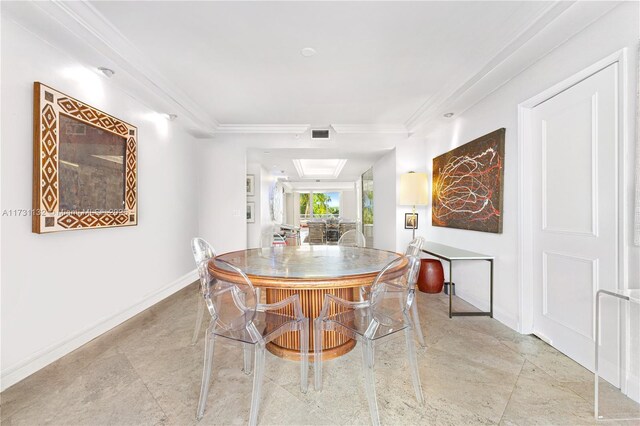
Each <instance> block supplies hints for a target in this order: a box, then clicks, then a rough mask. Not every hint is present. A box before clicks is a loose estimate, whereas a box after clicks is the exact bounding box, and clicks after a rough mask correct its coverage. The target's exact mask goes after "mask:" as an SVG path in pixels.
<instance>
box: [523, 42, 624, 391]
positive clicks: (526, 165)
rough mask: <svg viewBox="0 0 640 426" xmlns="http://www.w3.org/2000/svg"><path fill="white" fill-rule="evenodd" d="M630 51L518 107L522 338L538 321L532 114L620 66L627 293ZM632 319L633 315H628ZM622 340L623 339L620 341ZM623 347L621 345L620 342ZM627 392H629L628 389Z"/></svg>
mask: <svg viewBox="0 0 640 426" xmlns="http://www.w3.org/2000/svg"><path fill="white" fill-rule="evenodd" d="M627 61H628V60H627V48H623V49H620V50H618V51H616V52H614V53H612V54H611V55H609V56H607V57H605V58H603V59H601V60H599V61H597V62H595V63H594V64H592V65H590V66H588V67H586V68H585V69H583V70H582V71H580V72H578V73H576V74H574V75H572V76H571V77H569V78H567V79H565V80H563V81H561V82H560V83H557V84H555V85H553V86H551V87H550V88H548V89H547V90H544V91H543V92H541V93H539V94H537V95H535V96H533V97H531V98H529V99H527V100H526V101H524V102H522V103H520V104H518V190H519V195H520V196H519V201H518V242H519V247H518V276H519V281H520V283H519V305H520V306H519V318H518V331H519V332H520V333H522V334H531V333H533V318H534V291H535V287H534V282H533V271H534V264H533V232H534V230H533V214H532V212H533V209H534V205H533V195H532V193H531V190H530V188H531V187H532V184H533V178H532V170H533V164H532V163H533V161H532V157H533V147H532V145H533V135H532V131H531V126H532V118H533V109H534V108H535V107H536V106H538V105H539V104H541V103H543V102H545V101H546V100H548V99H551V98H553V97H554V96H556V95H558V94H559V93H561V92H563V91H565V90H567V89H569V88H570V87H572V86H575V85H576V84H578V83H580V82H581V81H583V80H585V79H586V78H588V77H590V76H592V75H593V74H596V73H597V72H599V71H601V70H603V69H604V68H606V67H608V66H610V65H613V64H617V65H618V67H617V68H618V73H617V83H618V88H617V89H618V92H617V94H616V97H617V102H618V116H617V121H618V126H617V132H616V134H617V140H618V143H617V145H616V159H617V164H616V176H617V179H616V217H617V233H616V246H617V250H616V262H617V272H618V280H617V283H616V287H617V288H620V289H627V288H628V274H627V272H626V271H627V267H628V262H627V251H628V249H627V247H626V244H625V241H626V240H625V230H626V229H629V228H628V224H627V223H626V215H625V211H626V210H625V206H627V205H628V200H627V196H626V191H625V190H624V182H625V170H626V167H627V166H626V162H625V161H624V152H625V147H626V146H627V142H628V140H630V139H629V138H630V137H631V136H630V135H629V133H630V129H629V127H628V123H627V117H628V96H629V94H628V93H627V90H628V71H627ZM623 310H624V309H621V310H620V312H621V315H620V318H619V327H618V331H619V333H620V332H622V330H623V329H622V328H621V327H623V323H624V322H623V321H622V320H623V314H622V312H623ZM626 315H628V313H626ZM625 331H626V338H625V339H624V341H625V342H627V341H628V339H629V337H630V336H629V335H628V333H629V331H628V330H625ZM619 337H620V336H619ZM618 341H621V340H620V339H619V338H618ZM620 354H621V358H622V359H621V360H620V369H621V372H622V371H624V370H623V368H624V367H625V364H626V361H627V360H629V356H630V353H629V348H628V345H625V348H623V349H622V350H621V351H620ZM623 354H624V355H623ZM620 379H621V380H620V383H621V384H622V385H623V386H624V387H626V380H625V379H626V378H625V377H624V375H621V377H620ZM623 391H624V388H623Z"/></svg>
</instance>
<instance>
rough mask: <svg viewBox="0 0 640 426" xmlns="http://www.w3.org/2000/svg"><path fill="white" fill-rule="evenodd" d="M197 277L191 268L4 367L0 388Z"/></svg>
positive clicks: (0, 375) (36, 369)
mask: <svg viewBox="0 0 640 426" xmlns="http://www.w3.org/2000/svg"><path fill="white" fill-rule="evenodd" d="M197 279H198V272H197V270H195V269H194V270H193V271H189V272H188V273H186V274H184V275H183V276H181V277H180V278H178V279H177V280H175V281H173V282H172V283H171V284H169V285H167V286H166V287H163V288H161V289H159V290H157V291H155V292H153V293H151V294H149V295H148V296H146V297H145V298H143V299H142V300H140V301H139V302H137V303H134V304H133V305H131V306H130V307H128V308H126V309H124V310H122V311H120V312H117V313H115V314H114V315H112V316H110V317H107V318H104V319H102V320H100V321H98V322H97V323H95V324H93V325H91V326H89V327H87V328H85V329H84V330H83V331H81V332H79V333H76V334H75V335H72V336H70V337H69V338H66V339H64V340H62V341H61V342H58V343H55V344H53V345H51V346H49V347H46V348H44V349H42V350H40V351H38V352H36V353H35V354H34V355H32V356H31V357H29V358H28V359H26V360H24V361H21V362H19V363H18V364H15V365H12V366H10V367H8V368H6V369H3V370H2V372H1V373H0V391H4V390H5V389H7V388H8V387H9V386H12V385H14V384H15V383H17V382H19V381H20V380H22V379H24V378H26V377H28V376H30V375H31V374H33V373H35V372H36V371H38V370H40V369H41V368H43V367H45V366H47V365H49V364H51V363H52V362H54V361H56V360H58V359H60V358H62V357H63V356H64V355H66V354H68V353H70V352H71V351H74V350H76V349H78V348H79V347H80V346H82V345H84V344H85V343H87V342H90V341H91V340H93V339H95V338H96V337H98V336H100V335H101V334H103V333H105V332H107V331H109V330H111V329H112V328H114V327H116V326H117V325H119V324H122V323H123V322H125V321H126V320H128V319H129V318H132V317H133V316H135V315H137V314H139V313H140V312H142V311H144V310H145V309H147V308H150V307H151V306H153V305H155V304H156V303H158V302H160V301H161V300H163V299H165V298H167V297H169V296H171V295H172V294H174V293H175V292H177V291H179V290H181V289H183V288H184V287H186V286H188V285H189V284H191V283H193V282H194V281H196V280H197Z"/></svg>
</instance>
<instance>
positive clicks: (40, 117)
mask: <svg viewBox="0 0 640 426" xmlns="http://www.w3.org/2000/svg"><path fill="white" fill-rule="evenodd" d="M33 87H34V91H33V92H34V103H33V105H34V117H33V221H32V232H34V233H37V234H45V233H49V232H59V231H71V230H78V229H88V228H109V227H116V226H133V225H137V224H138V179H137V173H138V161H137V156H138V129H137V128H136V127H135V126H132V125H131V124H129V123H126V122H124V121H122V120H120V119H118V118H116V117H113V116H111V115H109V114H107V113H105V112H102V111H100V110H98V109H96V108H93V107H91V106H89V105H87V104H85V103H83V102H81V101H79V100H77V99H74V98H72V97H71V96H68V95H66V94H64V93H62V92H59V91H57V90H55V89H53V88H51V87H49V86H46V85H44V84H42V83H39V82H35V83H34V86H33Z"/></svg>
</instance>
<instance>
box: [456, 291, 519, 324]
mask: <svg viewBox="0 0 640 426" xmlns="http://www.w3.org/2000/svg"><path fill="white" fill-rule="evenodd" d="M455 287H456V297H459V298H460V299H462V300H464V301H465V302H467V303H470V304H472V305H473V306H475V307H476V308H478V309H480V310H481V311H488V310H489V301H485V300H480V299H478V298H476V297H474V296H472V295H470V294H468V293H467V292H465V291H464V290H461V289H458V288H457V287H458V286H457V285H456V286H455ZM493 318H494V319H496V320H498V321H500V322H501V323H503V324H504V325H506V326H507V327H509V328H511V329H513V330H515V331H518V318H517V317H515V316H514V315H513V314H511V313H508V312H506V311H504V310H503V309H500V308H499V307H497V306H496V304H495V303H494V304H493Z"/></svg>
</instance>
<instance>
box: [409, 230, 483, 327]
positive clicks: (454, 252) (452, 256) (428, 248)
mask: <svg viewBox="0 0 640 426" xmlns="http://www.w3.org/2000/svg"><path fill="white" fill-rule="evenodd" d="M422 251H423V252H425V253H427V254H430V255H431V256H434V257H437V258H438V259H442V260H446V261H447V262H449V318H451V317H453V316H489V317H491V318H493V261H494V259H495V258H494V257H493V256H488V255H486V254H481V253H475V252H472V251H468V250H463V249H459V248H456V247H451V246H447V245H444V244H439V243H431V242H428V243H425V245H424V246H423V247H422ZM454 260H483V261H487V262H489V264H490V265H491V266H490V272H489V312H474V311H467V312H459V311H458V312H453V303H452V302H453V268H452V266H453V261H454Z"/></svg>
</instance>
